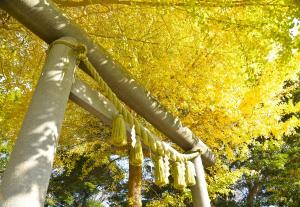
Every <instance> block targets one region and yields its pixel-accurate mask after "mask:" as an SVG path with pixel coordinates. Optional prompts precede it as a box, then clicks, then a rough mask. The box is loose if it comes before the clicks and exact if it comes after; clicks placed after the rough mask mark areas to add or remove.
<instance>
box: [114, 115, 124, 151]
mask: <svg viewBox="0 0 300 207" xmlns="http://www.w3.org/2000/svg"><path fill="white" fill-rule="evenodd" d="M111 143H112V144H113V145H114V146H116V147H122V146H125V145H127V136H126V125H125V121H124V119H123V116H122V115H121V114H119V115H118V116H116V117H115V119H114V120H113V123H112V133H111Z"/></svg>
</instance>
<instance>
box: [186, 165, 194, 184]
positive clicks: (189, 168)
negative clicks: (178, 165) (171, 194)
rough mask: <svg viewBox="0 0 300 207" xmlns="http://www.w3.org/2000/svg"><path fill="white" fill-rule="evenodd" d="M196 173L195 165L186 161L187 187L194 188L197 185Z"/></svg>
mask: <svg viewBox="0 0 300 207" xmlns="http://www.w3.org/2000/svg"><path fill="white" fill-rule="evenodd" d="M195 176H196V171H195V166H194V163H192V162H191V161H186V163H185V181H186V184H187V186H193V185H196V179H195Z"/></svg>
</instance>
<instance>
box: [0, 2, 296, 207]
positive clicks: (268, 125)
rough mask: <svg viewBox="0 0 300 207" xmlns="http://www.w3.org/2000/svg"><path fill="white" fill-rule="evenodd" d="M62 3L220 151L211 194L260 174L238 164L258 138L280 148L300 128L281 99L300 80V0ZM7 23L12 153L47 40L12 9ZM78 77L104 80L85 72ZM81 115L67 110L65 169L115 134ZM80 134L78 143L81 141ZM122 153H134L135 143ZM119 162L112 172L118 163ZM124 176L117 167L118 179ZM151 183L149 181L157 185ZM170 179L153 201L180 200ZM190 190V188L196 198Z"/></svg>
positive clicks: (8, 145)
mask: <svg viewBox="0 0 300 207" xmlns="http://www.w3.org/2000/svg"><path fill="white" fill-rule="evenodd" d="M54 2H56V3H57V5H58V6H59V7H60V8H61V9H63V11H64V12H65V14H66V15H67V16H68V17H69V18H70V19H72V20H74V21H75V22H76V23H77V24H79V25H80V26H81V27H82V28H83V29H84V30H85V31H86V32H87V33H88V34H89V35H90V37H92V38H93V40H94V41H95V42H96V43H98V44H100V45H102V46H103V47H104V48H106V50H107V51H108V52H109V53H110V54H112V56H113V58H114V59H116V60H118V61H119V62H120V63H121V64H123V65H124V66H125V68H126V69H127V72H128V73H130V74H131V75H132V76H133V77H134V78H135V79H136V80H138V81H139V82H140V83H141V84H142V85H143V86H145V88H146V89H147V90H149V91H150V92H151V94H153V95H154V96H155V97H156V98H157V99H158V100H159V101H160V102H161V103H162V104H163V105H164V106H165V107H166V108H167V109H168V110H169V111H171V112H172V113H173V114H175V115H176V116H178V117H179V118H180V119H181V120H182V121H183V123H184V124H185V125H187V126H188V127H190V128H191V129H192V130H193V132H194V133H195V134H196V135H197V136H198V137H201V139H202V140H203V141H204V142H205V143H206V144H207V145H208V146H209V147H210V148H211V149H212V150H213V151H214V153H215V154H216V155H217V163H216V165H215V166H214V167H211V168H209V169H208V170H207V173H208V176H207V180H208V187H209V191H210V196H211V199H212V200H214V199H216V198H217V197H218V196H219V195H222V196H225V197H226V196H227V195H230V194H231V193H232V192H233V190H234V189H233V188H232V185H234V184H235V183H236V181H238V180H240V179H241V178H242V177H243V175H244V176H245V175H246V176H250V175H251V173H253V169H252V168H250V167H249V166H247V165H241V166H239V167H236V168H232V167H231V166H232V163H236V162H243V161H244V160H247V159H248V158H249V157H250V156H252V155H253V150H252V148H251V147H250V146H252V145H253V143H255V140H256V139H257V138H259V137H260V138H261V137H262V138H263V139H268V140H274V143H275V144H277V145H278V146H277V147H279V148H280V146H281V145H284V144H285V139H283V138H284V137H285V136H294V134H295V132H296V131H295V128H297V127H299V119H298V117H297V116H296V115H291V117H290V118H289V119H287V120H285V121H282V117H283V116H284V115H285V114H293V113H296V112H298V111H299V106H300V105H299V103H296V102H293V101H286V102H284V101H282V100H283V99H284V98H285V97H291V96H292V93H293V91H295V90H296V89H297V87H299V85H297V84H290V85H288V84H286V83H287V81H292V82H295V83H297V82H298V81H299V76H298V74H299V69H300V68H299V63H298V62H299V59H300V53H299V51H298V46H299V37H298V35H297V30H298V26H299V25H298V24H299V23H298V21H297V18H298V17H299V5H298V3H297V1H288V0H280V1H274V2H273V1H272V2H269V1H250V2H249V1H214V2H211V1H175V2H174V1H172V2H171V1H170V2H168V1H136V2H132V1H101V2H100V1H96V0H93V1H84V0H82V1H75V0H74V1H73V0H70V1H69V0H68V1H59V0H55V1H54ZM1 25H2V26H1V27H0V29H1V33H0V40H1V46H0V71H1V76H0V90H1V95H0V103H1V112H0V114H1V117H0V122H1V128H0V130H1V134H0V136H1V150H2V151H1V153H3V154H6V155H7V154H8V151H11V149H12V145H13V142H14V140H15V138H16V135H17V132H18V130H19V128H20V126H21V123H22V119H23V117H24V114H25V112H26V108H27V106H28V104H29V101H30V98H31V96H32V93H33V90H34V88H35V85H36V83H37V81H38V77H39V74H40V69H41V65H42V62H43V60H44V57H45V54H44V51H45V49H46V48H47V47H46V45H45V44H44V43H43V42H42V41H40V40H39V39H38V38H37V37H36V36H34V35H33V34H32V33H30V31H28V30H27V29H26V28H24V27H23V26H22V25H20V24H19V23H17V22H16V21H15V20H13V19H12V18H11V17H9V16H8V15H7V14H6V13H5V12H3V13H1ZM78 76H80V77H81V78H84V79H85V80H87V81H88V82H89V83H90V84H91V85H92V87H93V88H95V89H98V88H97V86H96V84H95V83H94V82H93V81H92V80H91V79H90V78H89V77H87V76H86V75H84V74H83V73H80V72H79V73H78ZM71 108H72V110H76V109H74V106H70V109H71ZM16 114H17V116H16ZM78 116H79V118H78V117H76V116H75V115H74V113H70V114H68V115H67V117H66V121H65V127H63V136H62V139H61V141H60V142H61V143H60V147H61V148H62V149H65V150H62V151H60V150H59V151H58V154H57V159H56V168H57V169H64V170H63V172H64V171H65V172H72V171H73V170H74V166H76V165H77V164H78V163H76V162H75V160H73V156H77V155H78V156H83V155H85V154H86V153H89V152H90V151H89V148H90V147H91V146H94V144H96V143H97V142H96V143H94V139H90V136H94V135H91V134H93V133H95V132H97V133H98V134H99V135H98V136H99V138H100V139H101V146H102V145H105V138H106V137H107V135H106V134H105V133H99V128H98V127H99V126H98V125H97V124H95V123H97V121H96V120H93V124H92V127H89V130H83V129H82V128H81V127H82V125H83V124H84V123H91V122H90V119H91V118H90V117H89V116H88V115H87V114H84V113H79V115H78ZM74 120H77V121H74ZM149 127H151V126H149ZM80 129H82V131H81V130H80ZM103 130H104V129H103ZM105 130H107V129H105ZM105 130H104V131H105ZM154 130H155V129H154ZM158 133H159V132H158ZM74 140H76V143H77V145H76V146H72V145H73V144H74ZM97 144H99V143H97ZM105 146H106V145H105ZM266 148H268V147H266ZM105 149H107V151H104V152H101V153H99V154H97V155H96V154H95V156H94V155H91V157H90V159H91V160H94V162H95V163H97V164H95V165H88V164H83V165H82V168H83V169H82V171H78V173H79V174H80V173H82V179H83V178H84V176H85V175H89V173H90V172H92V170H93V169H92V168H95V169H97V167H99V166H102V165H103V166H104V165H106V164H107V162H109V161H108V160H106V161H105V162H104V161H103V163H101V162H100V163H99V162H97V159H98V157H97V156H99V157H102V156H103V157H106V158H108V157H109V156H108V155H109V154H110V153H112V152H111V151H110V150H109V148H107V146H106V147H105ZM265 150H267V149H265ZM120 151H122V150H120ZM255 152H256V151H255ZM120 154H121V155H123V156H125V155H126V152H124V151H123V152H120ZM3 157H4V159H5V160H6V159H7V156H3ZM254 157H255V156H254ZM257 159H259V158H257ZM90 162H92V161H90ZM3 166H4V167H2V166H1V167H2V168H5V164H4V165H3ZM111 167H112V168H113V169H111V170H112V171H114V170H116V169H117V166H115V165H112V166H111ZM145 167H147V166H145ZM3 170H4V169H3ZM118 170H119V169H118ZM255 170H257V171H258V170H259V169H255ZM120 179H121V175H119V174H118V177H116V178H115V179H113V180H112V182H115V181H120ZM144 185H145V186H144V189H146V188H147V185H149V184H148V183H147V182H145V183H144ZM112 186H113V184H112ZM52 187H53V188H51V189H52V190H53V191H55V186H52ZM118 187H119V188H122V187H121V186H118ZM171 188H172V187H171V186H169V187H168V188H167V189H165V191H164V192H160V193H162V194H161V195H162V196H163V199H161V198H157V199H153V200H152V201H151V200H147V201H145V202H146V203H147V205H149V206H151V205H161V206H167V204H164V202H165V203H166V202H170V203H172V199H173V201H174V200H176V201H177V202H181V201H179V200H180V199H177V198H178V197H177V196H179V197H180V193H178V194H177V192H176V191H174V192H173V191H172V190H170V189H171ZM115 189H116V186H113V187H112V188H111V190H112V191H113V190H115ZM166 192H172V194H173V193H174V194H175V195H172V194H170V193H166ZM145 193H147V192H145ZM188 194H189V192H187V194H183V196H186V198H188V197H189V196H188ZM74 195H75V193H74ZM74 195H73V196H74ZM160 199H161V200H160ZM71 200H72V199H71ZM170 200H171V201H170ZM187 200H189V199H187ZM187 200H185V199H183V201H182V202H183V204H182V205H185V204H186V203H187V202H190V201H187ZM151 202H152V203H151ZM53 205H56V204H53ZM70 205H71V203H70Z"/></svg>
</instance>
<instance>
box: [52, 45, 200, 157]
mask: <svg viewBox="0 0 300 207" xmlns="http://www.w3.org/2000/svg"><path fill="white" fill-rule="evenodd" d="M53 44H65V45H67V46H69V47H71V48H73V49H74V51H75V52H76V53H77V57H78V59H79V60H80V61H82V62H83V64H84V65H85V66H86V68H87V69H88V70H89V72H90V73H91V75H92V77H93V78H94V80H96V81H97V83H98V84H99V85H100V87H101V88H102V89H103V90H104V92H105V94H106V95H107V98H108V99H109V100H110V101H111V102H112V104H113V105H114V106H115V107H116V109H117V110H118V111H119V113H120V114H121V115H122V116H123V118H124V120H125V121H126V122H127V123H128V124H129V126H130V127H131V128H132V127H133V126H135V130H136V134H137V135H138V136H139V137H141V140H142V141H143V143H144V144H145V145H146V146H148V147H149V148H150V150H151V151H152V152H153V153H156V154H159V155H161V156H163V155H165V156H168V157H169V158H170V160H172V161H174V162H184V161H188V160H192V159H194V158H196V157H197V156H198V155H200V154H201V152H199V151H197V152H193V153H190V154H182V153H180V152H178V151H177V150H176V149H174V148H173V147H171V146H170V145H168V144H167V143H166V142H163V141H161V140H159V139H157V138H156V137H155V136H154V135H153V134H152V133H151V132H150V131H148V130H147V129H146V128H145V127H143V125H142V124H140V123H139V121H138V120H137V118H135V117H134V116H133V115H132V114H131V112H129V111H128V109H127V108H126V107H125V106H124V105H123V103H122V102H121V101H120V100H119V99H118V97H117V96H116V94H115V93H114V92H113V91H112V90H111V89H110V87H109V86H108V85H107V84H106V82H105V81H104V80H103V79H102V78H101V76H100V75H99V74H98V72H97V71H96V69H95V68H94V66H93V65H92V64H91V63H90V61H89V60H88V57H87V47H86V46H85V45H84V44H77V45H74V44H73V43H72V42H69V41H66V40H56V41H54V42H53V43H51V45H50V46H49V48H50V47H52V45H53Z"/></svg>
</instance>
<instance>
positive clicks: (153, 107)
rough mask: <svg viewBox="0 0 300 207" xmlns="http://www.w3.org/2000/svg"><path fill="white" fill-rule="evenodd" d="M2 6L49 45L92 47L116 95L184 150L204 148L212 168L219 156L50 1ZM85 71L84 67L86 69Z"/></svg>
mask: <svg viewBox="0 0 300 207" xmlns="http://www.w3.org/2000/svg"><path fill="white" fill-rule="evenodd" d="M0 7H1V8H3V9H4V10H6V11H7V12H8V13H9V14H10V15H12V16H14V17H15V18H16V19H17V20H18V21H20V22H21V23H22V24H23V25H25V26H26V27H27V28H29V29H30V30H31V31H32V32H34V33H35V34H37V35H38V36H39V37H40V38H41V39H43V40H44V41H45V42H47V43H51V42H52V41H54V40H56V39H59V38H60V37H63V36H70V37H74V38H75V39H77V40H78V41H80V42H81V43H83V44H85V45H86V46H87V48H88V54H87V56H88V58H89V60H90V62H91V63H92V64H93V66H94V67H95V68H96V69H97V72H98V73H99V74H100V75H101V77H102V78H103V79H104V80H105V81H106V82H107V84H108V85H109V86H110V87H111V89H112V90H113V91H114V92H115V93H116V95H117V96H118V97H119V98H120V99H121V100H122V101H123V102H124V103H126V104H127V105H128V106H129V107H131V108H132V109H133V110H135V111H136V112H137V113H138V114H140V115H141V116H143V117H144V118H145V119H146V120H147V121H148V122H150V123H151V124H152V125H153V126H155V127H156V128H157V129H158V130H160V131H161V132H163V133H164V134H165V135H166V136H167V137H168V138H170V139H171V140H172V141H174V142H175V143H176V144H177V145H179V146H180V147H181V148H182V149H184V150H197V149H200V150H201V152H202V153H203V154H202V159H203V162H204V164H205V166H211V165H213V164H214V162H215V157H214V155H213V154H212V152H211V150H210V149H209V148H208V147H207V146H206V145H205V144H204V143H203V142H202V141H201V140H200V139H199V138H197V137H196V135H194V134H193V132H192V131H191V130H190V129H189V128H187V127H185V126H183V125H182V123H181V122H180V120H179V119H178V118H175V117H173V116H172V114H171V113H169V112H168V111H166V109H165V108H164V107H163V106H161V105H160V104H159V102H158V101H157V100H155V99H154V98H153V97H152V96H151V95H150V93H149V92H147V91H146V90H145V89H144V88H143V87H142V86H141V85H139V84H138V83H137V82H136V81H135V80H134V79H133V78H131V77H130V76H129V75H128V74H127V73H126V72H125V70H124V69H123V67H122V66H121V65H120V64H119V63H117V62H115V61H114V60H113V59H112V58H111V57H110V56H109V55H108V54H107V52H106V51H105V50H104V49H103V48H102V47H101V46H99V45H97V44H95V43H93V41H92V40H91V39H90V38H89V37H88V35H87V34H86V33H85V32H84V31H83V30H81V29H80V28H79V27H78V26H77V25H75V24H74V23H73V22H72V21H70V20H69V19H67V18H66V17H65V16H63V14H62V12H61V11H60V10H59V9H58V8H57V7H56V6H55V5H54V4H53V2H52V1H50V0H0ZM82 68H83V69H84V66H82Z"/></svg>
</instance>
